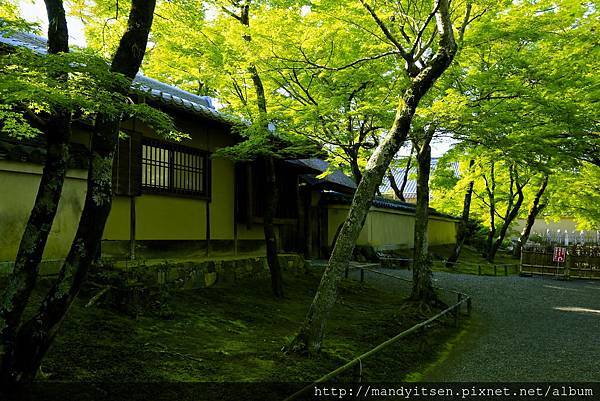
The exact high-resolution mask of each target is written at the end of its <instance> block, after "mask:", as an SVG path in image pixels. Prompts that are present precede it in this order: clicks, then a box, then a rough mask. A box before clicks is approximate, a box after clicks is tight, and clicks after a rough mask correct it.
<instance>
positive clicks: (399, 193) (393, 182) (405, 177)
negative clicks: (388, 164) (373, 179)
mask: <svg viewBox="0 0 600 401" xmlns="http://www.w3.org/2000/svg"><path fill="white" fill-rule="evenodd" d="M412 154H413V149H411V151H410V155H409V156H408V160H407V161H406V167H405V168H404V174H402V182H401V183H400V187H398V183H397V182H396V179H395V178H394V174H392V172H391V171H389V172H388V180H389V181H390V186H391V187H392V190H393V191H394V194H395V195H396V198H398V199H399V200H400V201H402V202H406V198H405V197H404V188H406V183H408V174H409V172H410V167H411V164H412Z"/></svg>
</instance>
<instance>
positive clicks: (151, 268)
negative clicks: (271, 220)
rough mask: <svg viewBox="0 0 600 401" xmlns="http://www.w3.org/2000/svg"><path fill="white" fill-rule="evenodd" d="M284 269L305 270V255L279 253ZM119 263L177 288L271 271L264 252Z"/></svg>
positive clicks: (197, 285)
mask: <svg viewBox="0 0 600 401" xmlns="http://www.w3.org/2000/svg"><path fill="white" fill-rule="evenodd" d="M279 263H280V264H281V268H282V269H283V270H284V271H287V272H292V273H293V274H297V275H299V274H305V273H306V266H305V261H304V258H303V257H302V256H301V255H296V254H282V255H279ZM115 267H117V268H121V269H124V270H134V269H135V270H137V271H142V270H143V271H145V275H149V276H152V281H155V282H156V283H157V284H159V285H164V284H169V285H172V286H174V287H175V288H177V289H185V290H191V289H198V288H206V287H211V286H213V285H215V284H216V283H232V282H236V281H238V280H241V279H244V278H249V277H258V276H260V275H268V274H269V267H268V265H267V259H266V257H264V256H253V257H245V258H236V259H221V260H219V259H215V260H196V261H194V260H188V261H184V260H165V261H162V262H158V261H156V262H155V263H152V261H128V262H118V263H116V264H115Z"/></svg>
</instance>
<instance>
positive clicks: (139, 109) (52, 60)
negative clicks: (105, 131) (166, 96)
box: [0, 25, 179, 138]
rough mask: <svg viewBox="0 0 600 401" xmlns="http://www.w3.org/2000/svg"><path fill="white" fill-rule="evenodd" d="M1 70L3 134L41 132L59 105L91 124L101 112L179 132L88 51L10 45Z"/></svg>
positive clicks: (0, 58)
mask: <svg viewBox="0 0 600 401" xmlns="http://www.w3.org/2000/svg"><path fill="white" fill-rule="evenodd" d="M13 28H15V26H14V25H13ZM15 29H16V28H15ZM7 50H8V49H7ZM0 70H1V71H2V74H0V132H1V133H3V134H7V135H10V136H14V137H31V136H35V135H39V134H40V133H41V131H43V125H44V120H45V119H47V118H48V117H49V116H51V115H53V114H54V113H55V112H56V110H57V109H63V110H70V111H71V112H72V113H73V115H74V118H75V119H76V120H79V121H82V122H84V123H91V122H92V121H93V118H94V116H95V114H96V113H100V112H101V113H107V114H117V115H118V114H122V115H123V116H124V117H125V118H129V117H135V118H138V119H139V120H142V121H144V122H146V123H147V124H149V125H150V126H152V127H153V128H155V129H156V131H157V132H158V133H159V134H161V135H164V136H168V137H172V138H176V137H177V136H178V135H179V134H178V133H177V132H176V129H175V127H174V126H173V124H172V121H171V118H170V117H169V116H168V115H166V114H164V113H162V112H160V111H158V110H156V109H154V108H151V107H150V106H148V105H146V104H134V103H133V102H131V101H129V99H127V97H125V96H123V95H121V94H120V93H122V92H125V93H126V92H127V91H130V90H129V81H128V80H127V79H126V78H125V77H123V76H120V75H117V74H114V73H112V72H111V71H110V69H109V65H108V64H107V63H106V61H105V60H104V59H103V58H102V57H100V56H99V55H98V54H97V53H95V52H93V51H92V50H73V51H71V52H70V53H66V54H46V55H40V54H38V53H35V52H33V51H31V50H29V49H26V48H18V49H11V50H10V51H9V52H7V53H6V54H4V55H2V56H0ZM65 78H66V79H65Z"/></svg>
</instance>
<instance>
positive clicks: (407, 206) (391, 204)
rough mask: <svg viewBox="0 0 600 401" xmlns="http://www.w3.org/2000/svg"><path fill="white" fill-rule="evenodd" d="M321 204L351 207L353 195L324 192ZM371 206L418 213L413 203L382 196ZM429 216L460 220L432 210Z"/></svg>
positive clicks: (376, 198) (374, 200) (375, 199)
mask: <svg viewBox="0 0 600 401" xmlns="http://www.w3.org/2000/svg"><path fill="white" fill-rule="evenodd" d="M321 202H322V203H323V204H325V205H329V204H342V205H349V204H351V203H352V195H348V194H342V193H339V192H333V191H325V192H323V196H322V197H321ZM371 205H372V206H374V207H378V208H382V209H393V210H400V211H404V212H408V213H411V214H414V213H415V211H416V205H414V204H412V203H407V202H401V201H397V200H392V199H388V198H383V197H381V196H377V197H375V198H374V199H373V202H372V204H371ZM429 214H430V215H431V216H439V217H445V218H448V219H452V220H458V218H456V217H454V216H450V215H448V214H444V213H440V212H438V211H436V210H435V209H432V208H429Z"/></svg>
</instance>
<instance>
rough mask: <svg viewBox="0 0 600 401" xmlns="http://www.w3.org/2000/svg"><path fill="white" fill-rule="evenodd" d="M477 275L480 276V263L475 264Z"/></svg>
mask: <svg viewBox="0 0 600 401" xmlns="http://www.w3.org/2000/svg"><path fill="white" fill-rule="evenodd" d="M477 275H478V276H481V265H477Z"/></svg>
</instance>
